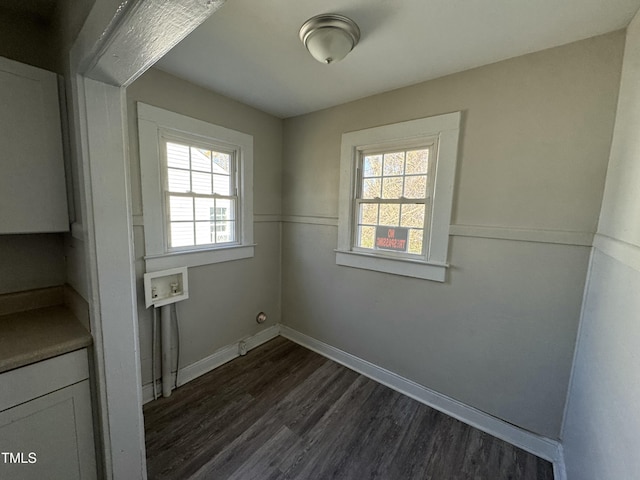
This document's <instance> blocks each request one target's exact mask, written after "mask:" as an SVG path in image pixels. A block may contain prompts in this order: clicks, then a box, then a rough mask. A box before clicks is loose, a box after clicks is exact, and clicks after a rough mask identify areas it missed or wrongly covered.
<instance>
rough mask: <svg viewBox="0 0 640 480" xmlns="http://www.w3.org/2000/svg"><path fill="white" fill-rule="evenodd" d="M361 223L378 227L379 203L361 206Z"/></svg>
mask: <svg viewBox="0 0 640 480" xmlns="http://www.w3.org/2000/svg"><path fill="white" fill-rule="evenodd" d="M360 223H368V224H369V225H376V224H377V223H378V204H377V203H362V204H360Z"/></svg>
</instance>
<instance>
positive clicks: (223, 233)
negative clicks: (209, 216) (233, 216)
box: [215, 222, 236, 243]
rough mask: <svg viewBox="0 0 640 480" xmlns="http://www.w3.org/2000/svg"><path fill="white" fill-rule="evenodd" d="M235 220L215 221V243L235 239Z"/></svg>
mask: <svg viewBox="0 0 640 480" xmlns="http://www.w3.org/2000/svg"><path fill="white" fill-rule="evenodd" d="M235 229H236V222H216V227H215V230H216V231H215V235H216V243H228V242H234V241H235V239H236V233H235Z"/></svg>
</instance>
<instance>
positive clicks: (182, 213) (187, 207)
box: [169, 197, 193, 222]
mask: <svg viewBox="0 0 640 480" xmlns="http://www.w3.org/2000/svg"><path fill="white" fill-rule="evenodd" d="M169 219H170V220H171V221H172V222H173V221H176V220H193V198H189V197H169Z"/></svg>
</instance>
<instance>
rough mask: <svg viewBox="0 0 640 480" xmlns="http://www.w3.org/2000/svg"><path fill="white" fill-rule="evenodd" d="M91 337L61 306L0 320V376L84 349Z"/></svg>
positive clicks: (1, 317)
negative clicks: (9, 371)
mask: <svg viewBox="0 0 640 480" xmlns="http://www.w3.org/2000/svg"><path fill="white" fill-rule="evenodd" d="M91 343H92V338H91V334H90V333H89V332H88V331H87V329H86V328H84V327H83V326H82V323H81V322H80V320H78V318H77V317H76V316H75V315H74V314H73V312H72V311H71V310H70V309H69V308H68V307H66V306H64V305H54V306H48V307H44V308H36V309H33V310H27V311H23V312H15V313H10V314H7V315H2V316H0V373H3V372H6V371H8V370H12V369H14V368H18V367H22V366H25V365H28V364H31V363H35V362H39V361H41V360H45V359H47V358H51V357H55V356H57V355H62V354H64V353H68V352H72V351H74V350H78V349H80V348H84V347H88V346H89V345H91Z"/></svg>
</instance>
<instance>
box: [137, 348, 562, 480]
mask: <svg viewBox="0 0 640 480" xmlns="http://www.w3.org/2000/svg"><path fill="white" fill-rule="evenodd" d="M144 416H145V429H146V444H147V467H148V474H149V479H151V480H158V479H176V480H178V479H179V480H186V479H214V480H226V479H234V480H252V479H255V480H276V479H278V480H279V479H299V480H316V479H318V480H320V479H339V480H350V479H353V480H367V479H382V480H396V479H397V480H410V479H431V480H553V471H552V466H551V464H550V463H549V462H547V461H545V460H542V459H539V458H537V457H535V456H534V455H531V454H529V453H527V452H525V451H523V450H520V449H518V448H515V447H513V446H511V445H509V444H508V443H506V442H503V441H501V440H498V439H497V438H494V437H492V436H490V435H488V434H486V433H482V432H481V431H479V430H476V429H474V428H472V427H469V426H467V425H465V424H464V423H462V422H459V421H457V420H454V419H453V418H451V417H448V416H447V415H444V414H442V413H440V412H438V411H436V410H434V409H432V408H429V407H427V406H425V405H423V404H421V403H419V402H417V401H415V400H412V399H410V398H408V397H406V396H404V395H402V394H399V393H397V392H395V391H393V390H391V389H389V388H387V387H385V386H382V385H380V384H378V383H376V382H374V381H372V380H369V379H368V378H365V377H363V376H362V375H359V374H357V373H355V372H353V371H351V370H349V369H347V368H345V367H343V366H341V365H339V364H337V363H335V362H333V361H331V360H327V359H326V358H324V357H322V356H320V355H318V354H316V353H314V352H311V351H310V350H307V349H306V348H304V347H301V346H299V345H296V344H295V343H292V342H290V341H288V340H286V339H284V338H282V337H279V338H276V339H274V340H272V341H270V342H269V343H267V344H265V345H263V346H261V347H258V348H256V349H254V350H252V351H250V352H249V353H248V355H246V356H244V357H240V358H238V359H236V360H233V361H232V362H229V363H228V364H226V365H224V366H222V367H220V368H218V369H216V370H214V371H212V372H209V373H208V374H206V375H204V376H202V377H200V378H198V379H196V380H194V381H192V382H190V383H188V384H187V385H184V386H183V387H181V388H180V389H178V390H176V391H174V393H173V394H172V395H171V397H169V398H168V399H159V400H156V401H154V402H151V403H148V404H147V405H145V407H144Z"/></svg>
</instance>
